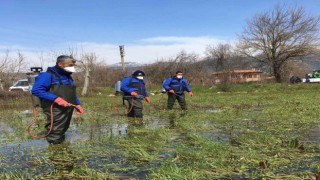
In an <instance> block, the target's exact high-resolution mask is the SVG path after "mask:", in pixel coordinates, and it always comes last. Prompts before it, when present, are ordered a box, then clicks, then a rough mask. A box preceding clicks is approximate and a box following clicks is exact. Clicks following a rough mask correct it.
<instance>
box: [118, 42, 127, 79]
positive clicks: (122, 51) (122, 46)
mask: <svg viewBox="0 0 320 180" xmlns="http://www.w3.org/2000/svg"><path fill="white" fill-rule="evenodd" d="M119 48H120V56H121V65H122V72H123V73H125V71H126V67H125V65H124V45H120V46H119Z"/></svg>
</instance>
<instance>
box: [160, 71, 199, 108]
mask: <svg viewBox="0 0 320 180" xmlns="http://www.w3.org/2000/svg"><path fill="white" fill-rule="evenodd" d="M163 88H164V89H165V90H166V91H167V94H168V101H167V108H168V109H172V108H173V105H174V103H175V101H176V100H178V102H179V105H180V107H181V109H183V110H186V109H187V103H186V100H185V96H184V91H187V92H188V94H189V95H190V96H191V97H192V96H193V93H192V91H191V89H190V87H189V85H188V83H187V80H186V79H184V78H183V73H182V71H177V72H176V74H175V75H174V76H173V77H170V78H167V79H166V80H165V81H164V83H163Z"/></svg>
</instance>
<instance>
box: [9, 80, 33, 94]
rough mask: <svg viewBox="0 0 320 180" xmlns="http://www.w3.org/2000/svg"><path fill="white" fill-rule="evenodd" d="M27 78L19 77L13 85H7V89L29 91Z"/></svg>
mask: <svg viewBox="0 0 320 180" xmlns="http://www.w3.org/2000/svg"><path fill="white" fill-rule="evenodd" d="M29 90H30V87H29V83H28V79H20V80H19V81H17V82H16V83H14V85H13V86H11V87H9V91H29Z"/></svg>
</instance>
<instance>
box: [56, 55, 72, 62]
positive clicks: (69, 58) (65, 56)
mask: <svg viewBox="0 0 320 180" xmlns="http://www.w3.org/2000/svg"><path fill="white" fill-rule="evenodd" d="M69 60H72V61H73V62H76V60H75V59H73V57H72V56H67V55H61V56H58V57H57V64H58V63H63V64H64V63H66V62H67V61H69Z"/></svg>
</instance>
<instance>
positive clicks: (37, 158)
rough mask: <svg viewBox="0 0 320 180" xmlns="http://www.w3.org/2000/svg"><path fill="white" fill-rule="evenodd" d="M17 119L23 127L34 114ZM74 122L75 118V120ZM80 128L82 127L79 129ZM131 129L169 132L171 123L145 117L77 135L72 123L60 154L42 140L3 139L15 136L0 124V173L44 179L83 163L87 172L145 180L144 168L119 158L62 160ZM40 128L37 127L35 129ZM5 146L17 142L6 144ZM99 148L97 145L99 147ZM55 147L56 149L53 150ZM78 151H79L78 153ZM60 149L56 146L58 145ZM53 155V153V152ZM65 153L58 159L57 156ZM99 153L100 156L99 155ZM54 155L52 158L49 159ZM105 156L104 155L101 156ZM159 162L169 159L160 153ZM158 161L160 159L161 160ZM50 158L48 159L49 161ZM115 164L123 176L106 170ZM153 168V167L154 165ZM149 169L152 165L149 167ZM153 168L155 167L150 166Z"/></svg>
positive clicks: (95, 127)
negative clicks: (87, 169)
mask: <svg viewBox="0 0 320 180" xmlns="http://www.w3.org/2000/svg"><path fill="white" fill-rule="evenodd" d="M18 117H19V119H21V121H24V122H25V123H29V122H31V121H32V118H33V112H32V111H28V110H26V111H21V112H19V113H18ZM75 118H77V117H75ZM80 126H81V125H80ZM133 126H138V127H141V128H150V129H157V128H170V127H171V126H172V120H169V119H163V118H158V117H150V116H145V117H144V119H143V120H142V121H141V120H139V119H132V120H130V119H129V120H128V121H126V122H112V123H97V122H93V123H92V124H91V125H89V127H87V128H86V129H87V131H85V132H79V125H78V124H77V123H76V122H74V121H72V123H71V125H70V128H69V129H68V131H67V132H66V142H67V143H66V144H67V145H66V146H65V147H63V150H62V151H61V150H55V148H52V146H51V145H48V143H47V141H46V140H45V139H36V140H27V141H24V142H20V141H21V140H12V139H10V141H9V140H8V139H6V136H7V134H8V133H9V134H10V133H11V134H14V133H15V132H14V131H15V128H12V127H10V125H8V124H6V123H4V122H3V121H1V120H0V138H1V141H0V163H1V164H2V165H1V167H0V173H12V172H15V173H18V174H19V172H20V174H21V172H23V173H24V174H25V173H27V174H33V175H40V176H44V175H45V174H50V173H52V172H60V171H61V172H70V171H71V170H72V169H73V167H74V166H81V165H82V163H87V164H88V167H89V168H93V169H95V170H97V171H99V172H109V173H114V174H116V175H118V177H121V178H125V179H127V178H139V179H140V178H142V179H144V178H145V177H146V175H147V174H148V173H149V172H148V170H146V169H147V168H146V167H145V165H144V166H141V167H140V166H139V165H135V166H131V165H130V163H120V164H119V162H126V161H127V160H125V158H124V157H122V156H121V154H120V153H119V154H113V155H110V156H109V155H108V156H106V155H101V156H99V155H98V154H93V155H90V156H88V157H87V159H86V160H85V161H86V162H84V160H83V159H77V158H76V157H72V156H71V158H70V156H66V157H65V153H66V152H67V153H70V154H72V151H74V150H76V151H79V150H81V146H79V147H78V144H79V143H80V144H81V142H88V143H91V142H101V141H100V140H101V139H102V137H106V136H107V137H108V136H109V137H112V136H118V137H121V136H126V135H127V132H128V130H130V128H132V127H133ZM36 128H40V127H36ZM7 142H17V143H11V144H7ZM98 146H100V145H98ZM103 146H105V145H103V144H102V146H101V148H102V149H104V147H103ZM56 147H57V146H56ZM78 148H80V149H78ZM58 149H59V145H58ZM106 149H108V150H109V151H111V150H114V151H116V150H117V149H118V148H117V147H112V146H111V145H109V146H108V147H107V148H106ZM52 151H53V152H52ZM62 152H64V153H63V154H62V155H61V156H62V157H59V154H61V153H62ZM102 152H103V151H102ZM100 153H101V152H100ZM52 154H55V155H54V156H51V155H52ZM102 154H105V153H102ZM161 157H162V158H168V157H169V155H168V153H166V152H163V154H162V155H161ZM161 157H160V158H161ZM48 158H49V159H48ZM114 164H117V166H118V167H119V168H123V169H125V173H123V172H119V170H116V169H114V168H113V166H110V167H106V166H107V165H114ZM153 164H156V162H154V163H153ZM148 166H151V165H148ZM152 166H154V165H152Z"/></svg>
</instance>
